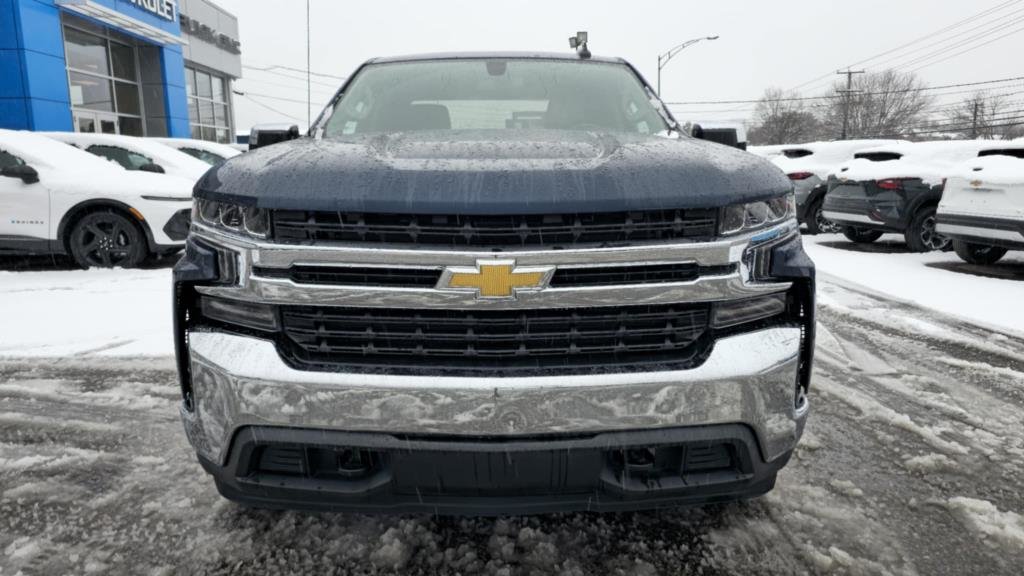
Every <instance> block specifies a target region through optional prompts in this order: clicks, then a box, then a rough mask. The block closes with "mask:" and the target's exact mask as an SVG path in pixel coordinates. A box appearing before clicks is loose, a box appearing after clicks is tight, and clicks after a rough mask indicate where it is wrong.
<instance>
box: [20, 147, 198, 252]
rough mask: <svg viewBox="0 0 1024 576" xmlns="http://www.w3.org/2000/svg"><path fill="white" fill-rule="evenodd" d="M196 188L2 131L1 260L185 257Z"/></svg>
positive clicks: (190, 183) (83, 153)
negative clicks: (12, 256)
mask: <svg viewBox="0 0 1024 576" xmlns="http://www.w3.org/2000/svg"><path fill="white" fill-rule="evenodd" d="M191 208H192V181H190V180H186V179H184V178H178V177H174V176H168V175H160V174H149V173H146V172H133V171H128V170H125V169H123V168H121V167H120V166H118V165H117V164H114V163H112V162H108V161H107V160H103V159H101V158H99V157H97V156H93V155H92V154H88V153H86V152H83V151H81V150H78V149H76V148H74V147H72V146H68V145H67V144H62V143H60V142H57V141H56V140H51V139H50V138H47V137H44V136H40V135H38V134H33V133H31V132H18V131H13V130H0V253H28V254H70V255H71V256H72V257H73V258H74V259H75V261H76V262H77V263H78V264H79V265H81V266H82V267H84V268H88V267H107V268H109V267H114V266H119V267H123V268H131V267H134V266H137V265H139V264H140V263H141V262H142V261H143V260H144V259H145V258H146V257H147V256H149V255H151V254H169V253H173V252H177V251H179V250H181V249H182V248H183V247H184V245H185V237H186V236H187V235H188V228H189V219H190V212H191Z"/></svg>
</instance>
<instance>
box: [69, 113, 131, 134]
mask: <svg viewBox="0 0 1024 576" xmlns="http://www.w3.org/2000/svg"><path fill="white" fill-rule="evenodd" d="M74 120H75V132H90V133H100V134H119V133H120V132H119V131H118V126H117V116H116V115H114V114H104V113H102V112H86V111H83V110H76V111H75V113H74Z"/></svg>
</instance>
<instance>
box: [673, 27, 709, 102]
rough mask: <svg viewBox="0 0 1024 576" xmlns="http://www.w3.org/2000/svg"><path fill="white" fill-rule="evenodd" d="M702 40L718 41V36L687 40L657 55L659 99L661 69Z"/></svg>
mask: <svg viewBox="0 0 1024 576" xmlns="http://www.w3.org/2000/svg"><path fill="white" fill-rule="evenodd" d="M704 40H718V36H701V37H700V38H694V39H692V40H687V41H686V42H683V43H682V44H680V45H678V46H675V47H673V48H671V49H669V50H668V51H667V52H665V53H664V54H659V55H658V96H659V97H660V96H661V69H662V68H664V67H665V66H666V65H668V62H669V60H671V59H673V58H675V56H676V54H679V53H680V52H682V51H683V50H685V49H687V48H689V47H690V46H693V45H694V44H696V43H698V42H703V41H704Z"/></svg>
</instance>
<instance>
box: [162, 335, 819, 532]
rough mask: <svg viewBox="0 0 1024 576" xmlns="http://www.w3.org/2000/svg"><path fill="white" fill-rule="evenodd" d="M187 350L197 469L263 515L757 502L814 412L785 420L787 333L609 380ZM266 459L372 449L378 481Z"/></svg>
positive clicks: (795, 411)
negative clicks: (657, 464)
mask: <svg viewBox="0 0 1024 576" xmlns="http://www.w3.org/2000/svg"><path fill="white" fill-rule="evenodd" d="M188 346H189V352H190V363H191V366H190V372H191V374H192V387H193V394H194V407H193V410H192V411H189V410H186V409H184V407H183V408H182V411H181V414H182V418H183V420H184V423H185V429H186V433H187V435H188V437H189V440H190V441H191V443H192V445H193V446H194V447H195V448H196V450H197V452H198V455H199V459H200V462H201V463H202V464H203V466H204V468H205V469H206V470H207V471H208V472H209V473H211V474H212V475H213V476H214V477H215V479H216V480H217V485H218V488H219V489H220V490H221V492H222V493H223V494H224V495H225V496H226V497H228V498H231V499H234V500H238V501H242V502H246V503H249V504H256V505H262V506H271V507H284V508H317V509H323V508H328V509H338V510H352V511H362V512H368V511H374V512H383V511H394V512H415V511H419V512H436V513H472V514H487V513H499V512H500V513H513V512H518V513H527V512H529V513H535V512H547V511H555V510H597V511H610V510H620V509H633V508H650V507H658V506H662V505H669V504H681V503H687V502H694V503H696V502H704V503H706V502H710V501H716V500H731V499H737V498H744V497H752V496H756V495H760V494H763V493H764V492H767V491H768V490H770V489H771V488H772V486H773V485H774V479H775V473H776V472H777V471H778V470H779V469H780V468H782V467H783V466H784V465H785V464H786V462H787V461H788V459H789V456H790V454H791V453H792V451H793V449H794V448H795V446H796V444H797V442H798V441H799V439H800V436H801V435H802V432H803V428H804V424H805V422H806V419H807V413H808V403H807V399H806V397H801V399H800V404H799V405H796V404H795V390H796V382H797V381H798V372H799V365H800V353H801V334H800V330H799V329H796V328H772V329H766V330H762V331H758V332H751V333H745V334H740V335H736V336H733V337H729V338H724V339H722V340H719V341H718V342H717V343H716V344H715V348H714V351H713V352H712V354H711V356H710V358H708V360H707V361H706V362H705V363H704V364H703V365H701V366H700V367H699V368H695V369H691V370H681V371H673V372H647V373H622V374H615V375H605V376H602V377H594V376H558V377H528V378H500V379H493V378H492V379H481V378H471V377H416V376H395V375H372V374H337V373H322V372H303V371H297V370H294V369H292V368H290V367H289V366H287V365H286V364H284V362H283V361H282V360H281V359H280V357H279V356H278V354H277V353H276V351H275V349H274V346H273V344H272V343H270V342H268V341H265V340H260V339H257V338H251V337H245V336H239V335H232V334H224V333H217V332H197V333H192V334H191V335H190V338H189V344H188ZM267 444H271V445H282V444H283V445H286V446H289V447H291V448H293V449H294V450H299V451H300V452H299V453H301V454H310V453H311V452H310V451H312V450H321V451H322V450H328V451H331V450H335V451H336V450H339V449H341V448H342V447H345V448H347V449H356V450H372V451H374V453H375V454H379V455H380V456H378V458H379V461H380V462H381V464H380V465H379V466H378V467H377V468H375V469H374V470H373V471H372V473H371V472H367V473H366V474H363V475H360V476H358V477H346V478H340V479H339V478H333V477H329V476H328V477H324V476H322V475H319V474H316V473H311V474H306V475H299V476H297V475H295V474H290V475H287V474H286V475H281V474H274V473H268V471H267V470H262V471H259V470H255V469H254V466H255V464H254V462H255V461H256V460H258V459H259V458H258V456H254V454H258V453H259V452H258V450H259V449H260V448H261V446H265V445H267ZM721 445H727V446H728V448H726V450H727V451H728V453H729V454H730V455H731V459H732V460H731V462H730V463H729V464H728V465H722V466H721V467H719V468H716V469H714V470H711V471H708V472H702V471H700V470H698V471H695V472H693V473H690V474H687V473H686V472H687V466H688V465H683V464H677V463H671V464H670V465H671V466H675V469H674V470H675V474H671V473H668V474H667V476H665V477H660V476H659V477H658V478H657V481H656V482H655V481H653V480H652V479H651V478H649V477H647V476H644V474H649V473H650V471H649V470H643V469H636V470H634V469H629V468H625V467H624V466H619V467H616V465H615V462H614V455H615V454H616V453H624V452H626V451H628V450H630V448H631V447H638V448H640V449H643V450H648V449H654V450H658V451H660V453H679V454H680V455H682V454H686V453H688V451H692V450H694V449H709V448H712V447H715V446H721ZM673 451H674V452H673ZM570 454H571V455H572V457H571V459H570V458H569V455H570ZM681 457H682V456H678V457H677V458H681ZM254 459H255V460H254ZM320 460H323V457H320ZM305 466H306V465H301V466H300V468H302V469H305ZM680 466H681V467H682V472H683V473H682V474H680V473H679V470H680ZM470 471H472V472H470ZM663 472H664V471H663V470H660V471H659V473H663ZM466 474H469V475H470V477H466V476H465V475H466ZM453 475H454V476H453ZM630 475H636V477H635V478H631V477H630ZM644 478H646V479H644ZM440 486H444V487H445V489H443V490H442V489H440V488H438V490H437V491H435V492H434V493H432V494H431V493H429V492H430V489H431V487H440Z"/></svg>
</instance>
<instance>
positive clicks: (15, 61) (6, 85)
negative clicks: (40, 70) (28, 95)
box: [0, 49, 25, 98]
mask: <svg viewBox="0 0 1024 576" xmlns="http://www.w3.org/2000/svg"><path fill="white" fill-rule="evenodd" d="M21 55H22V51H21V50H6V49H0V78H3V82H0V98H24V97H25V74H24V68H23V66H22V58H21Z"/></svg>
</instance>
